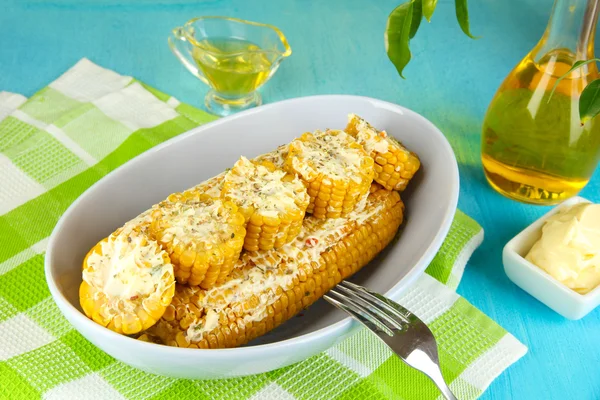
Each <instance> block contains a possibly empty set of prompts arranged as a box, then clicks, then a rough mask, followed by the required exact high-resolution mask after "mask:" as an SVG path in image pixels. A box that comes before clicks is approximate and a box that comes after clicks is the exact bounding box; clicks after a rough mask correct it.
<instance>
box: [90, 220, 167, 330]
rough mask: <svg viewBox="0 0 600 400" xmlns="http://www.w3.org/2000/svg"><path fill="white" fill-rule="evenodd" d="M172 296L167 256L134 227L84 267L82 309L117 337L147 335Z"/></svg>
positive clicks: (106, 243) (101, 247)
mask: <svg viewBox="0 0 600 400" xmlns="http://www.w3.org/2000/svg"><path fill="white" fill-rule="evenodd" d="M123 230H126V231H127V232H126V233H123ZM174 292H175V282H174V277H173V266H172V265H171V263H170V261H169V256H168V255H167V253H166V252H165V251H163V250H162V249H161V248H160V246H159V245H158V243H156V242H155V241H153V240H149V239H148V237H147V236H146V234H145V233H144V232H142V230H140V229H139V228H137V227H132V228H131V229H129V228H127V229H121V230H120V231H117V232H116V233H114V234H112V235H111V236H109V237H108V238H105V239H103V240H102V241H100V242H99V243H98V244H97V245H96V246H94V247H93V248H92V249H91V250H90V252H89V253H88V254H87V256H86V257H85V259H84V261H83V281H82V282H81V286H80V287H79V299H80V303H81V308H82V309H83V311H84V312H85V314H86V315H87V316H88V317H89V318H91V319H93V320H94V321H95V322H97V323H98V324H100V325H102V326H105V327H107V328H109V329H112V330H113V331H115V332H118V333H123V334H126V335H130V334H134V333H138V332H140V331H142V330H144V329H148V328H149V327H150V326H152V325H153V324H155V323H156V321H158V319H159V318H160V317H161V316H162V315H163V313H164V311H165V309H166V307H167V306H168V305H169V304H170V303H171V299H172V297H173V293H174Z"/></svg>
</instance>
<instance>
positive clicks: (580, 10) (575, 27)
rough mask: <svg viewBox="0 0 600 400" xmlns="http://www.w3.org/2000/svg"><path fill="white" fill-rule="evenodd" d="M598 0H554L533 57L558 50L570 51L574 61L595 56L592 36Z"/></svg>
mask: <svg viewBox="0 0 600 400" xmlns="http://www.w3.org/2000/svg"><path fill="white" fill-rule="evenodd" d="M599 3H600V0H555V2H554V7H553V8H552V14H551V15H550V20H549V21H548V26H547V27H546V31H545V32H544V36H543V37H542V39H541V40H540V43H538V46H537V47H538V48H537V51H536V57H535V58H536V61H539V59H540V58H542V57H544V56H546V55H548V54H549V53H551V52H553V51H555V50H559V51H562V52H568V53H571V55H572V56H571V57H573V62H575V61H577V60H589V59H590V58H594V36H595V33H596V23H597V21H598V11H599V9H600V5H599Z"/></svg>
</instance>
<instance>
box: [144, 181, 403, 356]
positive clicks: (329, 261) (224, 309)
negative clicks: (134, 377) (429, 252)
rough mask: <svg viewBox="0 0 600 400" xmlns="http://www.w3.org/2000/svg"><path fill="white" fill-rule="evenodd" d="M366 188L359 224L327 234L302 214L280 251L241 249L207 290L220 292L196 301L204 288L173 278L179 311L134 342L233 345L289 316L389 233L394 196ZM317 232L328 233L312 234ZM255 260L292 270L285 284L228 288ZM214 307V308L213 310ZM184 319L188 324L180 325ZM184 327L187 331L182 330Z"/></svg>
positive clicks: (282, 272)
mask: <svg viewBox="0 0 600 400" xmlns="http://www.w3.org/2000/svg"><path fill="white" fill-rule="evenodd" d="M371 190H372V193H371V194H370V195H369V198H368V199H367V202H366V205H365V208H364V210H363V211H362V212H364V213H368V217H367V218H366V219H365V220H364V222H362V223H360V224H359V223H357V222H356V221H354V220H353V219H352V220H351V219H348V221H347V222H346V223H345V225H344V226H343V227H341V228H339V230H337V231H335V232H332V231H331V227H328V225H327V223H328V221H326V220H325V221H324V220H319V219H316V218H313V217H309V218H307V219H306V220H305V221H304V227H303V228H304V230H303V233H302V235H304V236H302V237H298V238H297V239H296V241H294V242H293V243H292V244H290V245H289V246H288V247H284V248H283V250H277V251H276V250H270V251H264V252H262V251H261V252H257V253H254V254H250V253H245V254H243V255H242V258H241V259H240V261H239V263H240V264H241V265H242V267H240V268H236V269H235V271H234V273H233V274H232V276H231V277H230V278H229V280H228V281H227V289H225V288H224V289H222V293H221V294H218V293H215V291H217V292H218V291H219V290H220V289H219V287H215V288H213V289H212V290H211V291H210V293H208V294H207V297H204V298H203V299H202V300H201V299H200V298H199V297H198V293H206V292H205V291H203V290H202V289H200V288H198V287H187V286H184V285H179V284H178V285H177V290H176V293H175V296H174V298H173V302H172V304H173V305H175V306H181V307H182V308H181V309H182V310H184V312H183V313H182V314H181V316H178V317H177V318H176V319H174V320H172V319H170V317H171V315H170V314H168V313H165V316H163V318H162V319H161V320H160V321H159V322H158V323H157V324H156V325H154V326H153V327H151V328H150V329H149V330H148V331H146V332H144V334H143V335H142V336H141V337H140V340H148V339H149V338H150V340H152V341H157V342H160V343H163V344H167V345H171V346H180V347H190V348H196V347H198V348H202V349H206V348H223V347H236V346H241V345H243V344H246V343H248V342H249V341H251V340H253V339H255V338H256V337H258V336H260V335H262V334H264V333H266V332H268V331H270V330H272V329H274V328H276V327H277V326H279V325H280V324H281V323H283V322H284V321H286V320H288V319H290V318H292V317H293V316H294V315H295V314H297V313H298V312H300V311H301V310H302V309H304V308H306V307H308V306H309V305H311V304H312V303H313V302H315V301H316V300H317V299H318V298H320V297H321V296H322V295H323V294H324V293H325V292H327V291H328V290H329V289H331V288H332V287H333V286H334V285H336V284H337V283H338V282H340V281H341V280H342V279H345V278H347V277H348V276H349V275H351V274H353V273H355V272H356V271H357V270H358V269H360V268H361V267H363V266H364V265H366V264H367V263H368V262H369V261H370V260H372V259H373V258H374V257H375V256H376V255H377V253H379V252H380V251H381V250H382V249H383V248H384V247H385V246H386V245H387V244H388V243H389V242H390V241H391V240H392V239H393V238H394V236H395V234H396V231H397V229H398V227H399V226H400V224H401V223H402V219H403V211H404V205H403V203H402V201H401V200H400V196H399V195H398V193H397V192H393V191H387V190H384V189H383V188H381V186H379V185H376V184H374V185H373V187H372V189H371ZM323 231H325V232H328V234H326V235H323V234H320V233H319V232H323ZM330 232H332V233H330ZM329 233H330V234H329ZM338 236H339V237H338ZM317 238H320V239H317ZM320 240H322V241H323V243H321V246H323V247H322V248H323V249H324V250H323V251H321V252H320V253H317V254H314V255H311V254H312V252H311V249H313V248H314V246H318V245H319V241H320ZM291 247H294V248H296V249H300V252H295V251H294V252H293V254H294V257H295V260H297V263H295V264H294V263H293V262H291V261H290V259H289V258H287V256H286V255H285V254H286V253H285V252H286V251H288V250H286V249H289V248H291ZM258 260H262V263H261V264H263V265H270V268H271V272H272V273H273V274H277V275H276V276H277V277H278V278H277V281H274V282H285V281H286V280H285V277H286V276H288V275H287V274H288V273H290V274H292V275H289V276H290V279H289V281H288V284H287V286H285V287H284V286H282V285H279V286H277V287H272V288H269V289H254V290H257V291H255V292H253V291H252V289H251V287H252V286H249V287H248V288H246V287H245V286H242V287H238V288H237V290H236V291H231V289H229V287H230V286H231V285H234V286H235V285H243V282H247V281H246V280H245V279H246V277H247V276H248V275H247V274H249V273H254V274H255V273H257V272H258V271H257V270H256V269H257V266H254V263H255V262H258ZM302 260H306V261H302ZM257 265H258V264H257ZM264 277H267V275H266V274H265V275H264ZM261 279H262V278H261ZM258 287H259V288H260V286H258ZM243 296H246V297H243ZM239 297H243V298H242V299H240V298H239ZM217 306H218V309H215V307H217ZM261 307H262V308H261ZM211 313H216V315H214V316H212V320H213V322H212V323H211V322H210V321H209V320H210V319H211V317H209V315H210V314H211ZM191 319H194V321H195V323H192V324H190V325H187V321H188V320H191ZM184 320H185V322H183V324H182V321H184ZM186 325H187V329H184V328H182V326H183V327H185V326H186ZM196 332H200V334H197V333H196Z"/></svg>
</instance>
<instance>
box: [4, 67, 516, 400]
mask: <svg viewBox="0 0 600 400" xmlns="http://www.w3.org/2000/svg"><path fill="white" fill-rule="evenodd" d="M214 118H215V117H213V116H210V115H209V114H206V113H204V112H203V111H200V110H197V109H195V108H193V107H191V106H189V105H187V104H183V103H180V102H179V101H177V100H176V99H175V98H173V97H170V96H168V95H165V94H163V93H161V92H158V91H157V90H155V89H152V88H150V87H148V86H146V85H144V84H143V83H141V82H138V81H136V80H135V79H133V78H131V77H128V76H121V75H119V74H117V73H115V72H112V71H109V70H106V69H104V68H101V67H99V66H97V65H95V64H93V63H92V62H90V61H88V60H86V59H83V60H81V61H80V62H79V63H77V64H76V65H75V66H74V67H73V68H71V69H70V70H69V71H67V72H66V73H65V74H64V75H62V76H61V77H60V78H58V79H57V80H56V81H54V82H52V83H51V84H50V85H49V86H48V87H46V88H44V89H42V90H41V91H39V92H38V93H36V94H35V95H34V96H33V97H31V98H30V99H25V98H24V97H23V96H20V95H16V94H11V93H5V92H3V93H0V120H1V122H0V243H1V245H0V398H1V399H32V398H39V397H42V398H46V399H69V400H74V399H86V400H88V399H103V400H108V399H172V398H173V399H175V398H177V399H236V400H237V399H327V400H329V399H360V400H362V399H419V400H426V399H438V398H441V397H440V395H439V392H438V391H437V390H436V389H435V387H434V386H433V384H432V383H431V382H430V381H429V380H428V379H427V378H426V377H425V376H423V375H421V374H419V373H417V372H415V371H414V370H412V369H411V368H409V367H407V366H406V365H404V364H403V363H402V361H400V360H399V359H398V358H397V357H395V356H393V355H392V353H391V352H390V351H389V350H388V349H387V348H386V347H385V346H384V345H383V344H381V343H380V342H379V341H378V340H377V339H376V338H375V337H374V336H372V335H371V334H370V333H368V332H367V331H365V330H364V329H363V330H360V331H359V332H358V333H357V334H355V335H354V336H352V337H350V338H349V339H347V340H346V341H344V342H342V343H341V344H339V345H337V346H335V347H333V348H331V349H329V350H327V351H326V352H324V353H322V354H319V355H317V356H315V357H312V358H310V359H308V360H305V361H303V362H300V363H298V364H295V365H292V366H289V367H286V368H283V369H280V370H276V371H272V372H269V373H265V374H262V375H255V376H250V377H245V378H237V379H227V380H213V381H194V380H177V379H172V378H166V377H162V376H156V375H151V374H148V373H145V372H142V371H139V370H136V369H134V368H131V367H129V366H127V365H125V364H122V363H120V362H118V361H116V360H115V359H113V358H112V357H110V356H108V355H107V354H105V353H103V352H102V351H101V350H99V349H97V348H96V347H94V346H93V345H92V344H91V343H89V342H88V341H87V340H85V339H84V338H83V337H82V336H81V335H80V334H79V333H77V332H76V331H75V330H74V329H73V328H72V327H71V325H69V323H68V322H67V321H66V320H65V319H64V318H63V316H62V315H61V313H60V312H59V310H58V308H57V307H56V305H55V304H54V302H53V301H52V298H51V297H50V293H49V291H48V288H47V286H46V282H45V279H44V267H43V264H44V251H45V248H46V243H47V241H48V236H49V235H50V233H51V231H52V229H53V228H54V225H55V224H56V222H57V220H58V219H59V217H60V216H61V214H62V213H63V212H64V211H65V210H66V209H67V207H68V206H69V205H70V204H71V202H73V200H75V199H76V198H77V196H79V195H80V194H81V193H83V191H84V190H86V189H87V188H88V187H89V186H90V185H91V184H93V183H94V182H96V181H97V180H98V179H100V178H102V177H103V176H104V175H106V174H108V173H109V172H110V171H112V170H114V169H115V168H116V167H118V166H119V165H121V164H123V163H124V162H126V161H127V160H129V159H131V158H133V157H135V156H136V155H138V154H140V153H142V152H143V151H145V150H147V149H149V148H151V147H152V146H154V145H156V144H158V143H160V142H162V141H164V140H167V139H169V138H171V137H173V136H176V135H178V134H180V133H182V132H185V131H187V130H190V129H192V128H194V127H196V126H198V125H200V124H203V123H206V122H209V121H211V120H213V119H214ZM482 239H483V231H482V229H481V227H480V226H479V225H478V224H477V223H476V222H475V221H473V220H472V219H470V218H469V217H467V216H466V215H465V214H463V213H461V212H460V211H459V212H457V214H456V217H455V219H454V222H453V225H452V228H451V230H450V234H449V235H448V238H447V239H446V241H445V243H444V245H443V246H442V249H441V250H440V252H439V254H438V255H437V257H436V258H435V260H434V261H433V263H432V264H431V265H430V266H429V268H428V269H427V274H424V275H423V276H422V277H421V278H420V279H419V280H418V281H417V282H416V284H414V285H413V286H412V287H411V288H410V289H409V290H407V291H406V292H405V294H404V296H403V298H402V300H401V301H400V302H401V303H402V304H403V305H405V306H406V307H408V308H410V309H411V310H413V311H414V312H415V313H416V314H418V315H419V316H420V317H421V318H422V319H424V320H425V321H426V322H427V323H428V325H429V326H430V327H431V329H432V330H433V332H434V333H435V336H436V338H437V341H438V343H439V347H440V360H441V364H442V370H443V373H444V377H445V378H446V380H447V381H448V382H450V387H451V388H452V389H453V390H454V392H455V393H456V394H457V395H458V397H459V398H461V399H474V398H477V397H479V396H480V395H481V394H482V393H483V391H484V390H485V389H486V388H487V386H488V385H489V384H490V382H491V381H492V380H493V379H494V378H495V377H496V376H498V375H499V374H500V373H501V372H502V371H504V370H505V369H506V368H507V367H508V366H510V365H511V364H512V363H513V362H515V361H516V360H518V359H519V358H520V357H522V356H523V355H524V354H525V352H526V351H527V349H526V348H525V346H523V345H522V344H521V343H520V342H519V341H517V340H516V339H515V338H514V337H513V336H512V335H510V334H509V333H507V332H506V331H505V330H504V329H502V328H501V327H500V326H498V325H497V324H496V323H494V321H492V320H490V319H489V318H488V317H486V316H485V315H483V314H482V313H481V312H480V311H478V310H477V309H475V308H474V307H473V306H472V305H471V304H469V303H468V302H467V301H466V300H464V299H463V298H461V297H460V296H459V295H457V294H456V293H455V292H454V289H455V288H456V286H457V285H458V283H459V281H460V279H461V276H462V272H463V270H464V267H465V264H466V261H467V260H468V258H469V257H470V255H471V253H472V252H473V251H474V250H475V248H476V247H477V246H478V245H479V243H480V242H481V240H482Z"/></svg>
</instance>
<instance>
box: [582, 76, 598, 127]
mask: <svg viewBox="0 0 600 400" xmlns="http://www.w3.org/2000/svg"><path fill="white" fill-rule="evenodd" d="M598 114H600V79H596V80H595V81H592V82H590V83H589V84H588V85H587V86H586V87H585V89H583V92H581V97H580V98H579V118H580V119H581V123H582V124H585V123H586V122H587V121H589V120H591V119H592V118H594V117H595V116H596V115H598Z"/></svg>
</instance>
